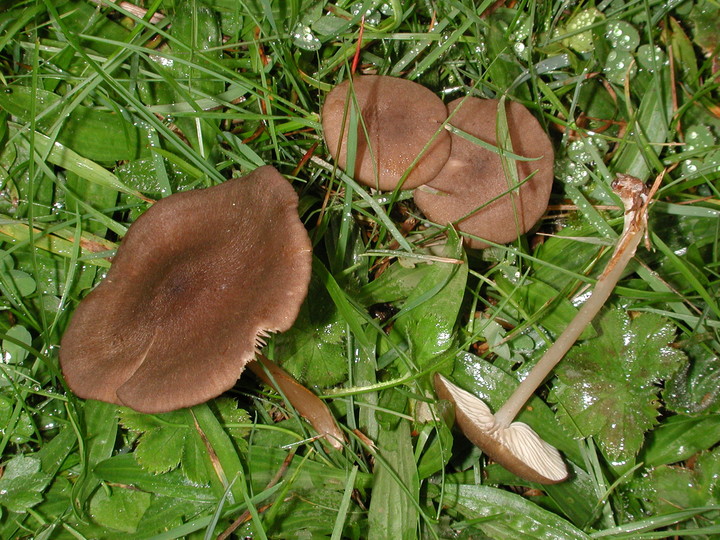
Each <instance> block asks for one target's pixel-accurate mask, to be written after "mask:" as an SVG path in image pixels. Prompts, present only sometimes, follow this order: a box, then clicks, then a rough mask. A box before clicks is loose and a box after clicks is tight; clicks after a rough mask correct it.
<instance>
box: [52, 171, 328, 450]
mask: <svg viewBox="0 0 720 540" xmlns="http://www.w3.org/2000/svg"><path fill="white" fill-rule="evenodd" d="M297 205H298V196H297V194H296V193H295V190H294V189H293V188H292V186H291V185H290V183H289V182H288V181H287V180H285V178H283V177H282V176H281V175H280V173H278V171H277V170H276V169H275V168H273V167H270V166H264V167H260V168H258V169H256V170H255V171H253V172H252V173H250V174H248V175H247V176H245V177H242V178H235V179H233V180H229V181H227V182H224V183H222V184H219V185H217V186H214V187H210V188H207V189H202V190H197V191H190V192H184V193H176V194H174V195H171V196H169V197H167V198H165V199H162V200H161V201H159V202H157V203H155V204H154V205H153V206H152V207H151V208H150V209H149V210H147V211H146V212H145V213H144V214H143V215H141V216H140V217H139V218H138V219H137V220H136V221H135V223H133V224H132V226H131V227H130V228H129V229H128V232H127V234H126V235H125V238H124V239H123V241H122V243H121V245H120V247H119V248H118V250H117V254H116V255H115V257H114V259H113V263H112V266H111V268H110V270H109V271H108V273H107V276H106V278H105V279H104V280H103V281H102V282H101V283H100V284H99V285H98V286H97V287H96V288H95V289H94V290H93V291H92V292H90V294H88V295H87V297H86V298H85V299H83V301H82V302H80V304H79V305H78V307H77V309H76V310H75V313H74V315H73V318H72V320H71V322H70V324H69V326H68V328H67V330H66V331H65V334H64V336H63V338H62V341H61V348H60V364H61V366H62V371H63V374H64V376H65V380H66V381H67V383H68V385H69V386H70V388H71V389H72V390H73V391H74V392H75V394H77V395H78V396H79V397H82V398H90V399H97V400H101V401H106V402H110V403H115V404H118V405H125V406H128V407H131V408H133V409H135V410H137V411H139V412H144V413H161V412H167V411H171V410H174V409H178V408H182V407H189V406H192V405H195V404H198V403H202V402H204V401H207V400H208V399H211V398H213V397H215V396H218V395H219V394H221V393H222V392H224V391H226V390H228V389H230V388H231V387H232V386H233V385H234V384H235V381H236V380H237V378H238V377H239V376H240V374H241V373H242V372H243V370H244V368H245V366H246V365H247V364H248V363H249V362H252V361H253V360H254V359H255V354H256V352H257V351H258V348H259V347H261V346H262V345H263V340H264V339H265V338H266V337H267V336H268V335H269V334H270V333H271V332H282V331H284V330H287V329H289V328H290V326H291V325H292V324H293V322H294V321H295V318H296V317H297V315H298V312H299V310H300V306H301V304H302V302H303V300H304V298H305V296H306V294H307V288H308V284H309V282H310V274H311V268H312V244H311V242H310V238H309V237H308V234H307V231H306V230H305V228H304V226H303V224H302V222H301V221H300V219H299V217H298V213H297ZM288 377H289V376H288ZM313 397H314V398H315V400H317V403H319V405H320V406H321V407H325V405H324V404H323V403H322V402H320V400H319V399H318V398H317V396H314V395H313ZM317 403H316V405H317ZM325 408H326V407H325ZM328 414H329V412H328ZM338 433H340V431H339V429H337V430H336V434H338ZM336 438H337V436H336Z"/></svg>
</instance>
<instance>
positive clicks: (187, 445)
mask: <svg viewBox="0 0 720 540" xmlns="http://www.w3.org/2000/svg"><path fill="white" fill-rule="evenodd" d="M211 404H212V406H213V409H214V412H215V414H217V415H218V416H219V417H220V418H221V419H222V421H223V423H224V424H243V423H247V422H248V419H249V417H248V414H247V412H246V411H244V410H243V409H238V408H237V402H236V401H235V400H233V399H230V398H224V399H218V400H216V401H213V402H211ZM120 423H121V424H122V425H123V426H124V427H125V428H127V429H129V430H131V431H134V432H136V433H138V434H139V436H138V439H137V444H136V447H135V452H134V455H135V458H136V459H137V462H138V464H139V465H140V466H141V467H142V468H143V469H145V470H147V471H149V472H151V473H153V474H159V473H163V472H167V471H170V470H173V469H176V468H177V467H179V466H182V471H183V473H185V475H186V476H187V477H188V479H189V480H191V481H192V482H195V483H198V484H206V483H207V482H208V481H209V474H210V472H211V471H210V470H209V469H208V466H207V463H206V461H207V449H206V448H205V446H204V445H203V444H202V441H201V439H200V438H198V437H196V433H195V432H196V428H195V423H194V421H193V419H192V417H191V416H190V414H189V413H188V410H187V409H181V410H178V411H171V412H168V413H162V414H142V413H139V412H136V411H133V410H132V409H128V408H125V407H123V408H121V409H120ZM226 430H227V432H228V433H229V434H230V435H231V436H232V437H233V440H234V442H235V444H236V445H240V446H241V447H242V448H244V447H245V441H244V440H243V439H242V437H244V436H246V435H247V431H248V430H247V428H245V427H242V426H234V427H229V428H226Z"/></svg>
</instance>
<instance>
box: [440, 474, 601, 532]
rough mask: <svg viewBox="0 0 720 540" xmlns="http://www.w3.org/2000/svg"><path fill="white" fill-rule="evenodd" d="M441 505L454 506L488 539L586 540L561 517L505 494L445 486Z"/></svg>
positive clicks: (524, 500)
mask: <svg viewBox="0 0 720 540" xmlns="http://www.w3.org/2000/svg"><path fill="white" fill-rule="evenodd" d="M444 487H445V489H444V493H443V504H445V505H449V506H454V505H456V509H457V511H458V512H460V513H461V514H462V515H463V516H465V518H466V519H467V520H473V521H476V522H477V523H476V524H477V526H478V527H479V528H480V529H482V531H483V532H484V533H485V534H487V535H488V536H489V537H491V538H512V539H513V540H525V539H526V540H534V539H537V538H553V539H554V540H562V539H567V540H580V539H583V538H585V539H588V538H589V536H587V535H586V534H585V533H584V532H582V531H581V530H580V529H578V528H576V527H574V526H573V525H572V524H571V523H569V522H568V521H565V520H564V519H562V518H561V517H560V516H558V515H556V514H553V513H552V512H549V511H547V510H544V509H543V508H541V507H540V506H538V505H537V504H534V503H532V502H530V501H528V500H527V499H525V498H523V497H521V496H520V495H516V494H514V493H510V492H508V491H504V490H500V489H496V488H492V487H487V486H479V485H465V484H455V485H453V484H446V485H445V486H444Z"/></svg>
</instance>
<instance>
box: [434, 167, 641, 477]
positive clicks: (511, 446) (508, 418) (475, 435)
mask: <svg viewBox="0 0 720 540" xmlns="http://www.w3.org/2000/svg"><path fill="white" fill-rule="evenodd" d="M613 189H614V190H615V192H616V193H617V194H618V196H619V197H620V199H621V200H622V202H623V205H624V207H625V220H624V227H623V232H622V235H621V236H620V238H619V239H618V241H617V244H616V246H615V250H614V252H613V255H612V257H611V258H610V261H609V262H608V264H607V266H606V267H605V269H604V270H603V272H602V273H601V274H600V276H599V277H598V280H597V283H596V284H595V288H594V289H593V292H592V294H591V295H590V297H589V298H588V299H587V300H586V301H585V303H584V304H583V305H582V307H581V308H580V309H579V311H578V313H577V315H576V316H575V317H574V318H573V320H572V321H571V322H570V324H569V325H568V326H567V328H566V329H565V330H564V331H563V332H562V333H561V334H560V336H558V338H557V340H556V341H555V343H553V344H552V346H550V348H549V349H548V350H547V351H546V352H545V354H544V355H543V357H542V358H541V359H540V360H539V361H538V362H537V364H535V366H534V367H533V369H532V370H531V371H530V373H529V374H528V375H527V377H525V379H524V380H523V381H522V383H520V385H519V386H518V387H517V389H516V390H515V392H513V394H512V395H511V396H510V398H508V400H507V401H506V402H505V404H504V405H503V406H502V407H500V409H498V411H497V412H496V413H495V414H493V413H492V412H491V410H490V408H489V407H488V406H487V405H486V404H485V403H484V402H483V401H481V400H480V399H479V398H477V397H475V396H473V395H472V394H470V393H469V392H466V391H465V390H463V389H461V388H459V387H458V386H456V385H455V384H453V383H452V382H450V381H449V380H448V379H446V378H445V377H443V376H442V375H440V374H436V376H435V388H436V391H437V392H438V395H439V396H440V397H442V398H443V399H446V400H448V401H450V402H452V403H453V404H454V405H455V410H456V419H457V423H458V426H459V427H460V428H461V429H462V431H463V433H465V435H466V436H467V437H468V439H470V440H471V441H472V442H473V443H474V444H475V445H477V446H478V447H480V448H481V449H482V450H483V451H484V452H485V453H486V454H487V455H488V456H490V457H491V458H492V459H494V460H495V461H497V462H498V463H500V464H501V465H503V466H504V467H505V468H506V469H508V470H509V471H511V472H513V473H515V474H516V475H518V476H520V477H521V478H524V479H526V480H530V481H533V482H539V483H543V484H553V483H557V482H562V481H563V480H565V479H566V478H567V476H568V473H567V469H566V467H565V464H564V463H563V461H562V458H561V457H560V453H559V452H558V451H557V449H555V448H554V447H553V446H551V445H550V444H548V443H547V442H545V441H543V440H542V439H541V438H540V437H539V436H538V434H537V433H535V431H534V430H533V429H532V428H530V426H528V425H526V424H524V423H522V422H514V421H513V420H514V419H515V417H516V416H517V414H518V413H519V412H520V410H521V409H522V407H523V406H524V405H525V403H526V402H527V400H528V399H530V397H531V396H532V395H533V393H534V392H535V390H536V389H537V388H538V387H539V386H540V385H541V384H542V383H543V381H544V380H545V379H546V378H547V377H548V375H549V374H550V372H551V371H552V369H553V368H554V367H555V366H556V365H557V363H558V362H559V361H560V360H561V359H562V358H563V356H565V353H567V351H568V350H569V349H570V347H571V346H572V345H573V343H575V341H576V340H577V339H578V338H579V337H580V335H581V334H582V332H583V330H584V329H585V327H586V326H587V325H588V324H590V323H591V322H592V320H593V319H594V318H595V315H597V313H598V312H599V311H600V309H601V308H602V306H603V305H604V304H605V302H606V301H607V299H608V298H609V297H610V294H611V293H612V291H613V289H614V288H615V285H616V284H617V282H618V280H619V279H620V277H621V276H622V274H623V272H624V270H625V267H626V266H627V264H628V263H629V262H630V260H631V259H632V257H633V256H634V254H635V251H636V249H637V247H638V245H639V244H640V241H641V240H642V238H643V237H644V233H645V231H646V227H647V209H648V203H649V199H650V197H649V194H648V190H647V188H646V186H645V184H644V183H643V182H642V181H641V180H639V179H637V178H635V177H633V176H629V175H625V174H621V175H618V178H617V179H616V180H615V181H614V182H613Z"/></svg>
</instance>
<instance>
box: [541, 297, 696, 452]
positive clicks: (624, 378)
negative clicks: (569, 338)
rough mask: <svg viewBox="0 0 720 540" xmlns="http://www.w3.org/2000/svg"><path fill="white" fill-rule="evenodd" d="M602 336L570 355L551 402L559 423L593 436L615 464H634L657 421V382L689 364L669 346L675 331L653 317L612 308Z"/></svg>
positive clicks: (601, 323) (603, 317) (558, 372)
mask: <svg viewBox="0 0 720 540" xmlns="http://www.w3.org/2000/svg"><path fill="white" fill-rule="evenodd" d="M599 327H600V335H599V336H598V337H597V338H595V339H592V340H588V341H586V342H585V343H583V344H582V345H579V346H576V347H574V348H572V349H571V350H570V352H569V353H568V354H567V355H566V357H565V359H564V360H563V361H562V362H561V363H560V364H559V365H558V367H557V368H556V369H555V373H556V375H557V377H558V382H557V383H556V384H555V386H554V387H553V392H552V394H551V397H552V399H553V400H555V401H557V402H558V404H559V407H558V418H559V419H560V420H561V421H562V422H563V423H564V424H565V425H566V426H568V428H570V429H577V430H578V431H579V432H580V434H582V436H584V437H590V436H593V437H594V438H595V440H596V441H597V442H598V444H599V445H600V448H601V450H602V451H603V453H604V454H605V456H607V458H608V459H609V460H610V461H612V462H617V461H628V460H630V459H632V458H633V457H634V456H635V454H636V453H637V451H638V450H639V449H640V446H641V445H642V443H643V436H644V433H645V431H647V430H648V429H650V428H651V427H652V426H653V425H655V423H656V422H657V420H656V417H657V415H658V410H657V409H658V407H659V403H658V401H657V398H658V391H659V388H658V383H659V382H660V381H661V380H663V379H667V378H668V377H670V376H672V375H673V373H675V372H676V371H677V370H678V369H680V368H681V367H682V366H683V364H684V363H685V362H686V357H685V355H684V354H683V353H682V352H681V351H679V350H678V349H675V348H673V347H672V346H671V344H672V342H673V341H674V340H675V326H674V325H672V324H670V323H669V322H667V321H666V320H665V319H663V318H662V317H659V316H657V315H654V314H649V313H647V314H641V315H638V316H637V317H636V318H635V319H632V320H631V319H630V317H629V316H628V315H627V314H626V313H625V311H623V310H621V309H611V310H609V311H607V312H606V313H604V314H602V315H601V317H600V320H599Z"/></svg>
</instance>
